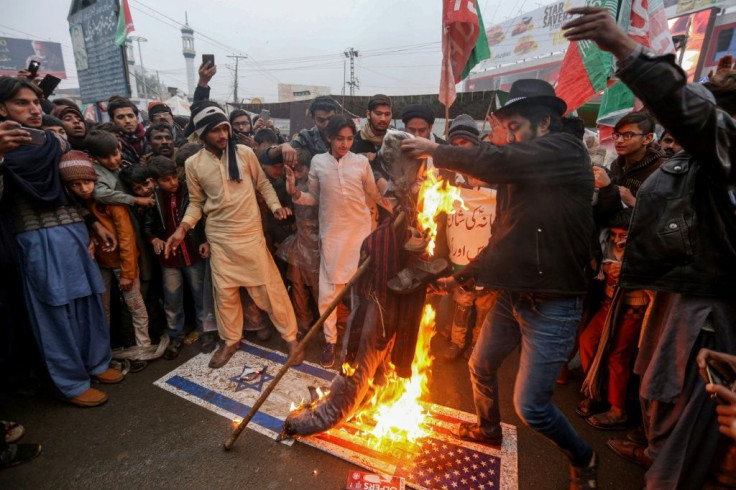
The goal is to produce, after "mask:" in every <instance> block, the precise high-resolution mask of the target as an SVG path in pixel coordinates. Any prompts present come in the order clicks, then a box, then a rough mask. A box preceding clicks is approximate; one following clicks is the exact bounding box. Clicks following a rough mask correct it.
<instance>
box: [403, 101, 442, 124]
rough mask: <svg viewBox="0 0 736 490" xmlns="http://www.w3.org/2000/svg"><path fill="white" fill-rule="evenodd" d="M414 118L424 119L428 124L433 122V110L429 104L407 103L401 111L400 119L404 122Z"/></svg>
mask: <svg viewBox="0 0 736 490" xmlns="http://www.w3.org/2000/svg"><path fill="white" fill-rule="evenodd" d="M415 118H419V119H424V120H425V121H427V124H430V125H432V124H434V112H432V108H431V107H430V106H429V104H409V105H408V106H406V107H404V111H403V112H402V113H401V120H402V121H404V124H406V123H408V122H409V121H410V120H412V119H415Z"/></svg>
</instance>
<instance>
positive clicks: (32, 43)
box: [0, 37, 66, 78]
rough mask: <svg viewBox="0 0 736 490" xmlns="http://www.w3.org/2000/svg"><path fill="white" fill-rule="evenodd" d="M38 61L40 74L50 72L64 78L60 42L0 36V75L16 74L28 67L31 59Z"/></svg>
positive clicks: (64, 72)
mask: <svg viewBox="0 0 736 490" xmlns="http://www.w3.org/2000/svg"><path fill="white" fill-rule="evenodd" d="M32 60H35V61H38V62H39V63H40V64H41V66H40V68H39V69H38V72H39V73H40V74H44V75H45V74H47V73H48V74H51V75H54V76H55V77H58V78H66V71H65V69H64V58H63V56H62V54H61V44H59V43H54V42H48V41H37V40H31V39H15V38H12V37H0V75H11V76H14V75H17V74H18V71H20V70H23V69H26V68H28V64H29V63H30V62H31V61H32Z"/></svg>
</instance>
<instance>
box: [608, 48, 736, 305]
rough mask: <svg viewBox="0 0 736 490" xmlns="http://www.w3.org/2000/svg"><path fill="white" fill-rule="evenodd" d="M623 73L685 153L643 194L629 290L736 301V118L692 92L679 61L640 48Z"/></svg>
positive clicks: (629, 261)
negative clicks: (735, 190) (734, 194)
mask: <svg viewBox="0 0 736 490" xmlns="http://www.w3.org/2000/svg"><path fill="white" fill-rule="evenodd" d="M619 66H620V70H619V78H620V79H621V80H623V81H624V83H626V85H628V86H629V87H630V88H631V89H632V91H633V92H634V94H635V95H636V96H637V97H638V98H639V99H641V100H642V101H643V102H644V104H645V105H646V106H647V108H648V109H649V110H650V111H651V112H652V113H653V114H654V115H655V116H656V117H657V120H659V122H660V123H661V124H662V126H664V128H665V129H667V130H668V131H669V132H670V133H671V134H672V136H674V137H675V139H677V141H678V142H679V143H680V144H681V145H682V147H683V148H684V151H683V152H680V153H678V154H676V155H675V156H674V157H672V158H671V159H670V160H668V161H667V162H666V163H664V164H663V165H662V166H661V167H660V168H659V170H657V171H656V172H654V173H653V174H652V175H651V176H650V177H649V178H648V179H647V180H646V182H644V184H643V185H642V186H641V188H640V189H639V192H638V194H637V199H636V206H635V208H634V214H633V216H632V219H631V225H630V227H629V239H628V241H627V243H626V252H625V253H624V261H623V264H622V269H621V281H622V285H623V286H624V287H626V288H631V289H654V290H658V291H668V292H675V293H681V294H694V295H708V296H721V297H724V296H725V297H731V298H736V296H734V293H736V214H735V212H736V203H734V202H732V200H731V199H732V198H731V197H730V196H729V191H730V190H731V191H732V190H733V186H734V184H736V168H734V163H735V162H736V123H735V122H734V119H733V117H731V116H730V115H729V114H728V113H726V112H725V111H723V110H721V109H718V108H717V107H716V105H715V100H714V98H713V96H712V94H711V93H710V92H709V91H708V90H707V89H706V88H705V87H703V86H702V85H695V84H687V83H686V80H687V77H686V75H685V73H684V72H683V71H682V70H681V69H680V67H678V66H677V65H675V63H674V57H673V56H671V55H667V56H659V57H649V56H648V55H646V54H644V53H643V51H642V50H641V48H638V49H637V51H635V53H634V54H633V55H632V56H630V57H629V58H628V59H626V60H624V62H622V63H621V64H620V65H619ZM729 186H731V188H730V189H729Z"/></svg>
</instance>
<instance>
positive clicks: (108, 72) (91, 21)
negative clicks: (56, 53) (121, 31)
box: [68, 0, 130, 104]
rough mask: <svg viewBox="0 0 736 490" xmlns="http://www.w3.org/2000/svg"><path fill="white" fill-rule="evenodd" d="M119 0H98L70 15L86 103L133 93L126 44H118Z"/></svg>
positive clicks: (71, 31) (73, 42)
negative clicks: (127, 63)
mask: <svg viewBox="0 0 736 490" xmlns="http://www.w3.org/2000/svg"><path fill="white" fill-rule="evenodd" d="M117 9H118V3H117V1H116V0H98V1H97V2H96V3H94V4H92V5H91V6H89V7H85V8H83V9H81V10H79V11H77V12H75V13H73V14H71V15H70V16H69V19H68V20H69V33H70V35H71V39H72V48H73V50H74V62H75V63H76V66H77V74H78V76H79V89H80V93H81V96H82V102H84V103H85V104H89V103H94V102H99V101H103V100H107V99H108V98H110V96H112V95H123V96H125V97H130V87H129V85H128V73H127V70H126V65H125V54H124V48H122V47H120V46H116V45H115V42H114V41H115V31H116V29H117V25H118V16H117Z"/></svg>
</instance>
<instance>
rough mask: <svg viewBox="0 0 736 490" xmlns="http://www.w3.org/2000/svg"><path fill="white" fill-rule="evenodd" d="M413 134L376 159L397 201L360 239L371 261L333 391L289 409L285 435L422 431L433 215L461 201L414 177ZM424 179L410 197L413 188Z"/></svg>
mask: <svg viewBox="0 0 736 490" xmlns="http://www.w3.org/2000/svg"><path fill="white" fill-rule="evenodd" d="M411 137H412V136H411V135H409V134H408V133H403V132H400V131H389V132H388V134H387V135H386V137H385V138H384V142H383V146H382V148H381V152H380V153H379V156H378V158H379V159H380V163H379V164H380V166H381V168H382V169H383V170H384V171H385V173H386V174H387V175H388V176H389V188H388V192H389V193H391V197H392V198H394V200H395V202H396V203H397V206H396V209H395V212H394V214H393V215H392V216H390V217H387V218H386V219H385V220H384V221H383V222H382V223H380V224H379V226H378V227H377V229H376V230H375V231H374V232H373V233H372V234H371V235H370V236H368V238H366V240H365V241H364V242H363V245H362V252H363V253H364V254H365V256H367V257H370V258H371V264H370V267H369V269H368V271H367V273H366V274H365V275H363V276H362V277H361V278H360V280H359V281H358V282H356V283H355V286H354V287H353V290H352V291H351V302H352V312H351V315H350V318H349V319H348V325H347V328H346V331H345V339H344V345H343V351H342V353H343V359H344V362H343V364H342V366H341V369H340V372H339V374H338V375H337V376H336V377H335V379H334V380H333V381H332V383H331V386H330V387H329V389H327V390H324V391H318V390H312V394H313V396H312V398H311V399H310V400H307V401H303V402H301V403H300V404H299V405H294V406H292V410H291V413H290V414H289V416H288V417H287V419H286V421H285V422H284V425H283V428H282V431H281V437H282V438H289V437H297V436H306V435H310V434H315V433H318V432H323V431H326V430H329V429H330V428H332V427H335V426H336V425H338V424H340V423H342V422H345V421H347V420H351V421H352V423H354V424H355V423H357V424H358V425H360V426H361V427H363V429H364V431H363V432H364V433H365V434H366V435H367V436H370V437H371V438H372V439H373V440H372V441H371V444H372V445H374V446H380V445H381V444H382V443H383V442H384V441H392V440H394V439H396V438H401V439H403V440H407V441H410V442H412V441H416V440H417V439H419V438H421V437H422V436H423V435H424V429H423V426H422V420H423V419H424V417H425V415H426V414H425V413H424V408H423V405H422V404H421V403H419V401H420V399H421V398H422V396H423V395H426V394H427V386H428V379H429V371H430V368H431V363H432V358H431V357H430V355H429V342H430V340H431V337H432V335H433V332H434V328H433V327H434V311H433V309H432V307H431V306H429V305H425V299H426V298H425V296H426V286H427V284H428V283H429V282H430V281H431V280H433V279H435V278H437V277H440V276H441V275H443V274H445V273H446V272H447V270H448V263H447V261H446V260H445V259H434V258H433V253H434V242H435V239H436V236H437V216H438V215H439V214H440V213H441V212H451V211H452V210H453V209H455V207H456V206H461V205H462V201H461V200H460V199H459V192H458V191H457V189H456V188H454V187H452V186H451V185H450V184H449V183H448V182H446V181H444V180H442V179H440V178H438V176H437V175H436V174H435V173H434V172H432V171H431V170H430V171H427V172H426V173H425V175H424V176H423V177H424V178H423V180H422V179H418V178H417V174H418V172H419V169H420V166H421V162H420V161H419V160H416V159H412V158H409V157H407V156H406V155H405V154H404V153H402V152H401V150H400V146H401V141H402V140H404V139H406V138H411ZM420 180H422V183H421V187H420V191H419V193H418V195H416V196H415V195H413V194H412V193H411V188H412V186H413V185H414V184H415V183H416V182H418V181H420Z"/></svg>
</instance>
